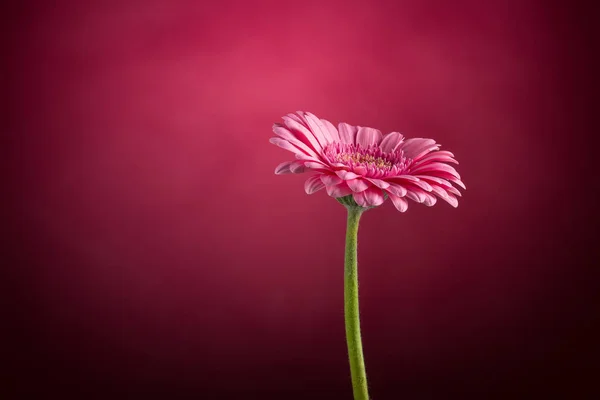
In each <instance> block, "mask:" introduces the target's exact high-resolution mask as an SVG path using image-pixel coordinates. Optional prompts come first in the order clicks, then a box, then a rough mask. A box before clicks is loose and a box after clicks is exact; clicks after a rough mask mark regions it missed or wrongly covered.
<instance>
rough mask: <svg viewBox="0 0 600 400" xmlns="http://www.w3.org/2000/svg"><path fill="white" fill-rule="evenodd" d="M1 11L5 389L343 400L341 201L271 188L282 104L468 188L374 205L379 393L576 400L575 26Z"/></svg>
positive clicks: (456, 12)
mask: <svg viewBox="0 0 600 400" xmlns="http://www.w3.org/2000/svg"><path fill="white" fill-rule="evenodd" d="M4 15H5V19H6V23H5V24H4V29H5V30H6V32H7V34H6V35H4V37H5V39H6V40H7V42H6V44H7V45H8V47H7V51H6V52H5V56H6V60H5V64H4V68H6V69H5V73H3V77H4V79H5V87H6V88H7V91H6V93H8V98H7V99H8V105H7V106H6V107H5V112H7V114H6V115H7V118H6V119H5V121H6V124H5V132H6V133H7V135H6V136H5V139H3V140H4V144H5V146H3V147H4V148H5V149H7V150H8V152H7V156H6V157H5V158H4V160H3V162H5V163H7V166H8V168H7V169H6V171H8V172H9V174H8V176H9V177H8V180H7V181H6V182H7V185H6V187H7V188H8V189H7V190H6V192H5V193H6V194H5V199H6V200H8V201H7V203H8V204H10V206H9V207H5V208H4V212H5V213H6V214H7V215H6V218H5V221H6V224H5V227H6V228H8V229H9V231H8V233H9V234H10V237H9V239H8V240H5V241H4V244H5V245H7V246H8V247H9V251H7V252H5V255H7V260H8V261H9V262H7V263H4V265H5V268H4V272H5V273H4V275H5V279H4V282H5V283H6V284H7V286H8V290H6V291H4V295H5V299H6V301H5V305H7V306H8V308H7V309H8V311H9V313H7V314H5V315H6V316H7V321H9V323H8V324H7V326H8V327H9V328H10V329H6V327H5V331H7V332H8V333H9V335H8V336H7V339H6V340H5V341H4V346H5V349H6V350H7V352H6V353H5V354H7V357H3V359H4V360H5V361H4V364H5V367H6V369H7V370H8V371H9V373H8V374H5V375H4V376H5V378H4V379H6V380H7V384H2V386H3V390H8V391H9V392H10V393H11V394H10V395H9V396H7V397H6V398H25V397H26V396H27V395H31V396H36V398H41V397H40V396H42V395H62V398H81V399H83V398H86V399H87V398H103V399H105V398H115V399H116V398H118V399H121V398H140V399H141V398H164V399H179V398H200V399H228V398H240V399H251V398H262V399H307V398H315V399H321V398H323V399H338V398H340V399H349V398H351V388H350V381H349V368H348V365H347V358H346V349H345V339H344V327H343V308H342V290H343V288H342V268H343V246H344V229H345V210H344V209H343V207H342V206H340V205H339V204H338V203H337V202H335V201H334V200H332V199H330V198H329V197H327V196H326V194H325V193H324V192H319V193H318V194H315V195H313V196H307V195H306V194H305V193H304V191H303V182H304V180H305V179H306V178H307V177H308V176H307V175H303V176H297V175H294V176H275V175H274V174H273V170H274V168H275V166H276V165H277V164H278V163H280V162H282V161H285V160H288V159H290V158H291V154H290V153H287V152H285V151H283V150H281V149H278V148H276V147H275V146H273V145H270V144H269V143H268V139H269V137H271V126H272V124H273V123H274V122H277V121H279V118H280V117H281V116H282V115H283V114H285V113H288V112H292V111H295V110H306V111H311V112H313V113H315V114H317V115H318V116H320V117H322V118H327V119H329V120H331V121H332V122H334V123H337V122H339V121H346V122H349V123H353V124H357V125H366V126H374V127H377V128H380V129H382V130H383V131H385V132H389V131H392V130H399V131H401V132H403V133H404V134H405V135H406V136H409V137H410V136H413V137H414V136H417V137H420V136H422V137H432V138H434V139H436V140H437V141H438V142H440V143H442V145H443V148H444V149H447V150H450V151H452V152H454V153H455V155H456V157H457V158H458V159H459V161H460V163H461V164H460V166H459V171H460V173H461V175H462V177H463V178H464V179H463V180H464V181H465V183H466V184H467V188H468V190H467V191H466V192H465V194H464V197H463V199H461V202H460V205H459V207H458V209H453V208H451V207H450V206H449V205H447V204H445V203H442V202H440V203H439V204H438V205H436V206H435V207H433V208H428V207H425V206H422V205H417V204H415V203H411V204H410V206H409V210H408V212H407V213H405V214H401V213H398V212H396V211H395V209H394V208H393V207H392V205H391V204H390V203H389V202H388V203H386V204H385V205H384V206H383V207H381V208H379V209H376V210H373V211H369V212H367V213H366V214H365V215H364V218H363V221H362V225H361V231H360V235H359V242H360V246H359V271H360V283H361V311H362V326H363V338H364V348H365V356H366V363H367V373H368V376H369V379H370V380H369V383H370V386H371V394H372V396H373V398H374V399H375V400H384V399H446V398H457V399H471V398H473V399H488V398H490V399H491V398H500V399H507V398H511V399H516V398H518V399H531V398H534V397H535V398H537V397H536V396H542V397H545V398H547V397H548V396H550V395H556V396H558V397H562V398H585V396H586V395H590V396H591V394H592V391H593V385H592V383H593V382H592V381H591V374H592V372H593V371H594V369H593V366H592V364H591V361H592V355H593V353H592V350H593V342H594V341H595V340H596V339H597V337H596V336H595V335H593V332H592V331H593V330H594V328H595V325H596V324H597V322H598V312H597V308H596V307H595V303H594V298H595V297H596V296H595V293H596V292H595V291H593V290H592V289H593V288H592V286H594V285H592V282H593V280H592V279H591V278H590V275H589V274H588V272H589V271H588V270H587V269H586V267H589V266H592V265H593V263H592V261H591V259H590V258H589V257H591V255H592V254H591V252H590V250H591V249H593V246H592V241H591V240H590V237H589V236H588V235H587V232H586V224H587V223H589V222H591V221H592V220H593V218H594V214H592V212H591V209H590V208H589V207H587V206H586V203H587V202H590V201H593V202H597V200H594V198H593V196H592V192H591V188H590V187H591V186H593V185H595V181H593V180H591V179H588V178H587V175H586V173H588V174H589V172H590V169H589V168H587V167H586V165H585V163H586V162H587V161H586V160H588V158H587V157H588V155H589V156H593V151H592V150H590V147H589V145H588V144H586V140H585V137H584V135H583V134H585V133H586V131H588V130H590V125H589V124H588V120H587V119H586V118H588V116H589V115H588V112H589V110H591V106H590V104H591V102H590V98H589V97H586V96H587V95H586V91H585V88H586V84H587V81H586V78H585V76H586V73H587V72H589V71H591V67H589V66H588V65H587V64H586V62H585V61H586V59H587V58H588V56H589V55H588V53H589V52H590V51H591V50H590V48H589V47H588V46H589V44H590V43H591V35H590V32H589V30H587V29H588V28H589V25H586V23H587V22H586V21H589V15H590V14H587V13H584V12H579V11H577V10H574V9H572V8H568V7H566V6H559V5H558V4H549V3H547V2H532V1H505V2H483V1H468V2H393V1H383V0H381V1H368V2H367V1H365V2H362V3H359V2H342V1H339V2H323V3H319V2H286V1H270V2H266V1H264V2H252V1H248V2H242V1H224V2H194V1H175V2H167V1H163V2H161V1H141V0H140V1H104V2H100V1H99V2H75V1H70V2H65V1H59V2H53V3H52V4H42V3H41V2H40V3H39V4H38V3H35V2H25V3H22V4H21V5H19V6H18V7H16V8H15V7H13V8H12V9H11V10H9V11H7V12H6V13H4ZM596 158H597V155H596ZM586 200H587V201H586ZM590 271H591V270H590ZM596 371H597V369H596Z"/></svg>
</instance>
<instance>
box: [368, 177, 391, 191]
mask: <svg viewBox="0 0 600 400" xmlns="http://www.w3.org/2000/svg"><path fill="white" fill-rule="evenodd" d="M365 179H366V180H368V181H369V182H371V183H372V184H373V185H375V186H377V187H378V188H380V189H387V188H389V187H390V184H389V183H388V182H386V181H383V180H381V179H376V178H365Z"/></svg>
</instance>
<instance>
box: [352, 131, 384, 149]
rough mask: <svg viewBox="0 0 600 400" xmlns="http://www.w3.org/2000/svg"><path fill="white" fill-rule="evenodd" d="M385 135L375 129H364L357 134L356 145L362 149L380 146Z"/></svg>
mask: <svg viewBox="0 0 600 400" xmlns="http://www.w3.org/2000/svg"><path fill="white" fill-rule="evenodd" d="M382 138H383V135H382V134H381V131H380V130H378V129H375V128H366V127H362V128H360V129H359V130H358V132H357V133H356V144H358V145H361V146H362V147H368V146H371V145H373V144H379V143H380V142H381V139H382Z"/></svg>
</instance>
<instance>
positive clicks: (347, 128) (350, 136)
mask: <svg viewBox="0 0 600 400" xmlns="http://www.w3.org/2000/svg"><path fill="white" fill-rule="evenodd" d="M338 131H339V133H340V140H341V142H342V143H347V144H356V132H357V131H358V128H357V127H356V126H353V125H350V124H347V123H345V122H340V123H339V124H338Z"/></svg>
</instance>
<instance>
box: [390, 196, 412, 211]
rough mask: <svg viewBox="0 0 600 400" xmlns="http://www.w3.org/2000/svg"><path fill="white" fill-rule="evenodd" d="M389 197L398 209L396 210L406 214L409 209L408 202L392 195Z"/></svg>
mask: <svg viewBox="0 0 600 400" xmlns="http://www.w3.org/2000/svg"><path fill="white" fill-rule="evenodd" d="M388 197H389V198H390V200H391V201H392V203H393V204H394V207H396V210H398V211H400V212H405V211H406V210H407V209H408V201H406V200H405V199H404V198H402V197H398V196H396V195H394V194H391V193H388Z"/></svg>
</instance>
